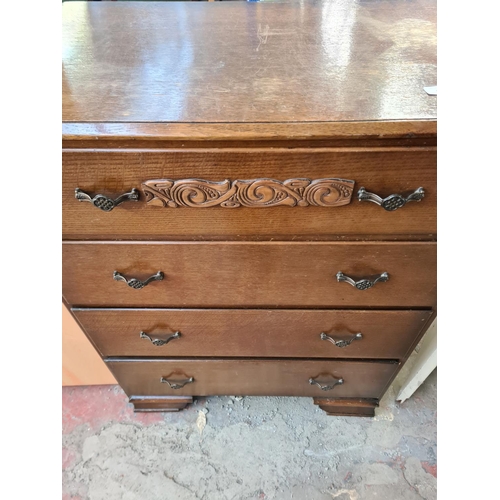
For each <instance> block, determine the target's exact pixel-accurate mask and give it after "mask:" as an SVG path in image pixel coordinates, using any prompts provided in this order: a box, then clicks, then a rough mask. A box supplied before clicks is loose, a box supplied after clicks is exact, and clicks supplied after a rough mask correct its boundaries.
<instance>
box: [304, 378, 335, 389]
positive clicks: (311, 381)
mask: <svg viewBox="0 0 500 500" xmlns="http://www.w3.org/2000/svg"><path fill="white" fill-rule="evenodd" d="M333 378H335V379H336V380H335V382H333V384H321V383H319V382H318V381H317V380H314V379H313V378H310V379H309V383H310V384H311V385H316V386H317V387H319V388H320V389H321V390H322V391H331V390H332V389H333V388H334V387H336V386H337V385H342V384H343V383H344V379H343V378H336V377H333Z"/></svg>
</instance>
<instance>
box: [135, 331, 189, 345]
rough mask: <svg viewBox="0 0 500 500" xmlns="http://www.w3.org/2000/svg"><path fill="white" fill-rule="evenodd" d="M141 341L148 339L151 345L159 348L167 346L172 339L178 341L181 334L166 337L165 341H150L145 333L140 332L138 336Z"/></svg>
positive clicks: (176, 333)
mask: <svg viewBox="0 0 500 500" xmlns="http://www.w3.org/2000/svg"><path fill="white" fill-rule="evenodd" d="M139 336H140V338H141V339H148V340H149V341H150V342H151V343H152V344H153V345H155V346H157V347H160V346H162V345H165V344H168V343H169V342H170V341H171V340H173V339H178V338H180V336H181V332H175V333H173V334H172V335H170V336H168V337H167V338H166V339H165V340H163V339H152V338H151V337H150V336H149V335H148V334H147V333H146V332H141V333H140V334H139Z"/></svg>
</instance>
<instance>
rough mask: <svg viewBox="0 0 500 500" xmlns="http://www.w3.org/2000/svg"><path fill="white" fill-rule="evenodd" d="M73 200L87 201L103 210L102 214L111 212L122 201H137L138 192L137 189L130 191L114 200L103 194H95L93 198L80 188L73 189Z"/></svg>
mask: <svg viewBox="0 0 500 500" xmlns="http://www.w3.org/2000/svg"><path fill="white" fill-rule="evenodd" d="M75 198H76V199H77V200H78V201H88V202H89V203H92V205H94V207H97V208H100V209H101V210H104V212H111V210H113V208H115V207H116V206H117V205H119V204H120V203H123V202H124V201H139V191H138V190H137V189H135V188H134V189H132V191H130V192H129V193H123V194H122V195H120V196H118V198H116V200H113V199H112V198H109V197H108V196H104V195H103V194H96V195H95V196H94V197H93V198H92V196H90V195H89V194H87V193H86V192H85V191H82V190H81V189H80V188H76V189H75Z"/></svg>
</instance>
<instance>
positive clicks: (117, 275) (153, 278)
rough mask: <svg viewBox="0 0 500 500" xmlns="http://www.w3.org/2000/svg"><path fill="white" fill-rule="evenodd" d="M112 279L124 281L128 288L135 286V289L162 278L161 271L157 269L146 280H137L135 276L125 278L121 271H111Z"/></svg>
mask: <svg viewBox="0 0 500 500" xmlns="http://www.w3.org/2000/svg"><path fill="white" fill-rule="evenodd" d="M113 279H114V280H115V281H124V282H125V283H127V285H128V286H129V287H130V288H135V289H136V290H140V289H141V288H144V287H145V286H146V285H147V284H149V283H151V282H152V281H161V280H162V279H163V273H162V272H161V271H158V272H157V273H156V274H154V275H153V276H150V277H149V278H148V279H147V280H145V281H141V280H138V279H137V278H130V279H129V280H128V279H127V278H125V276H123V274H122V273H119V272H118V271H113Z"/></svg>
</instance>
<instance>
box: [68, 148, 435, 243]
mask: <svg viewBox="0 0 500 500" xmlns="http://www.w3.org/2000/svg"><path fill="white" fill-rule="evenodd" d="M304 178H306V179H310V180H317V179H324V178H342V179H349V180H353V181H355V184H354V191H353V194H352V199H351V202H350V204H348V205H343V206H337V207H322V206H306V207H304V206H299V205H297V206H295V207H290V206H277V207H266V208H263V207H259V208H246V207H240V208H224V207H222V206H220V205H219V204H217V203H216V204H215V205H216V206H213V207H210V208H192V207H189V208H185V207H183V208H164V207H163V206H157V205H161V202H160V201H159V200H158V199H152V200H150V202H149V203H148V202H147V200H148V199H149V198H147V197H146V196H145V194H144V191H143V189H144V187H143V183H145V182H147V181H150V180H157V179H171V180H179V179H201V180H204V181H209V182H221V181H225V180H226V179H227V180H229V181H230V182H232V181H235V180H258V179H274V180H277V181H280V182H283V181H286V180H288V179H304ZM360 187H365V188H366V190H367V191H369V192H372V193H375V194H377V195H379V196H381V197H382V198H385V197H387V196H389V195H391V194H403V193H407V192H412V191H414V190H415V189H417V188H419V187H423V188H424V189H425V197H424V199H423V200H422V201H421V202H418V203H416V202H410V203H408V204H407V205H406V206H404V207H403V208H400V209H398V210H396V211H394V212H388V211H386V210H384V209H382V208H381V207H379V206H376V205H375V204H373V203H370V202H358V201H357V192H358V190H359V188H360ZM76 188H80V189H81V190H83V191H84V192H86V193H88V194H90V195H91V196H92V197H93V196H95V195H97V194H102V195H105V196H108V197H111V198H113V199H116V198H117V197H118V196H119V195H121V194H123V193H127V192H130V190H131V189H132V188H136V189H138V191H139V201H138V202H130V201H129V202H123V203H122V204H120V205H119V206H117V207H116V208H114V209H113V210H111V211H109V212H105V211H102V210H100V209H98V208H96V207H95V206H92V204H91V203H84V202H79V201H78V200H76V199H75V189H76ZM297 192H299V191H297ZM260 194H262V195H263V196H264V198H263V199H266V198H265V197H266V196H267V195H269V191H263V192H261V193H260ZM205 195H208V196H212V195H213V191H211V192H209V191H207V192H205V194H203V193H201V194H200V196H199V197H196V198H193V199H192V201H193V203H196V202H198V201H199V200H201V199H203V197H204V196H205ZM258 197H259V194H257V195H256V196H253V197H251V198H252V200H254V201H255V200H258ZM62 199H63V238H64V239H70V240H71V239H72V240H81V239H93V240H108V239H129V240H133V239H140V240H171V241H181V240H202V239H211V240H245V239H251V240H270V239H275V240H301V239H302V240H315V239H317V240H334V239H340V238H343V237H347V238H349V237H355V236H356V235H370V236H371V237H375V238H378V239H384V237H387V236H389V237H390V238H391V239H398V238H400V239H407V238H409V237H411V238H413V239H432V238H433V237H435V234H436V152H435V149H433V148H371V149H368V148H364V149H363V148H360V149H354V148H353V149H326V150H325V149H308V150H279V149H278V150H270V149H261V150H257V151H256V150H248V149H247V150H244V149H243V150H236V151H234V150H232V151H231V150H228V151H221V150H219V151H214V150H201V151H200V150H198V151H193V150H192V151H167V152H166V151H164V152H151V151H149V152H148V151H142V152H140V151H136V152H117V151H108V152H92V151H90V152H88V151H87V152H84V151H72V150H69V151H65V152H63V192H62ZM229 205H231V204H229Z"/></svg>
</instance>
